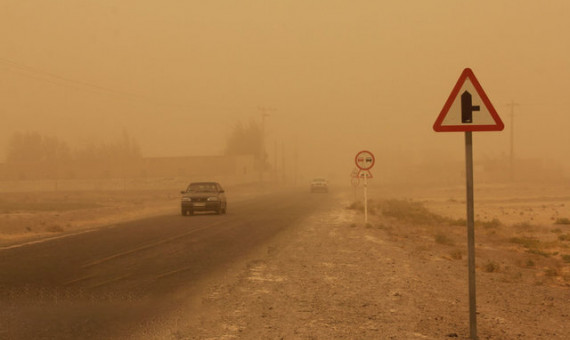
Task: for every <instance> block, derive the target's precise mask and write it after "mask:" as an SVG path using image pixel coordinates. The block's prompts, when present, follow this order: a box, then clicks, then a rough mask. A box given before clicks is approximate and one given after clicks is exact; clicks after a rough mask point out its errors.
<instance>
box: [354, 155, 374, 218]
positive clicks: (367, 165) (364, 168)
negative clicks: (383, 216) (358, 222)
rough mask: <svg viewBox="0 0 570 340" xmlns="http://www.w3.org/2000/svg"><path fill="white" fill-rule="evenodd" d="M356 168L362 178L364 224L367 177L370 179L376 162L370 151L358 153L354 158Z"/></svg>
mask: <svg viewBox="0 0 570 340" xmlns="http://www.w3.org/2000/svg"><path fill="white" fill-rule="evenodd" d="M354 162H355V163H356V166H357V167H358V168H359V169H360V172H359V173H358V175H359V177H364V223H365V224H366V223H368V197H367V196H368V192H367V191H368V177H370V178H372V174H371V173H370V171H369V170H370V169H372V167H373V166H374V163H375V162H376V160H375V159H374V155H373V154H372V152H370V151H360V152H359V153H357V154H356V157H355V158H354Z"/></svg>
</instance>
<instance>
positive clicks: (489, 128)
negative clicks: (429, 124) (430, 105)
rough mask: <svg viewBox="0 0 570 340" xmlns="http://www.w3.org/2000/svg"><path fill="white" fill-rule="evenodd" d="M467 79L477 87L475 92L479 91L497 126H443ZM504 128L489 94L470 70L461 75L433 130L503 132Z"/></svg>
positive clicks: (465, 70) (467, 69)
mask: <svg viewBox="0 0 570 340" xmlns="http://www.w3.org/2000/svg"><path fill="white" fill-rule="evenodd" d="M467 78H469V79H470V80H471V83H472V84H473V86H474V87H475V90H477V93H478V94H479V97H481V100H482V101H483V104H485V107H486V108H487V110H489V113H490V114H491V117H492V118H493V120H494V121H495V125H445V126H443V125H441V124H442V123H443V120H444V119H445V117H446V116H447V114H448V113H449V109H450V108H451V105H453V102H454V101H455V98H456V97H457V95H458V93H459V90H461V87H462V86H463V84H464V83H465V80H466V79H467ZM504 128H505V125H504V124H503V121H502V120H501V118H500V117H499V115H498V114H497V111H496V110H495V108H494V107H493V104H491V101H490V100H489V98H488V97H487V94H486V93H485V91H484V90H483V88H482V87H481V84H479V81H477V78H476V77H475V74H473V71H472V70H471V69H470V68H466V69H464V70H463V72H462V73H461V76H459V80H457V83H456V84H455V87H454V88H453V90H452V91H451V94H450V95H449V98H447V101H446V102H445V105H444V106H443V109H441V112H440V113H439V116H438V117H437V119H436V120H435V123H434V124H433V129H434V130H435V131H437V132H457V131H502V130H503V129H504Z"/></svg>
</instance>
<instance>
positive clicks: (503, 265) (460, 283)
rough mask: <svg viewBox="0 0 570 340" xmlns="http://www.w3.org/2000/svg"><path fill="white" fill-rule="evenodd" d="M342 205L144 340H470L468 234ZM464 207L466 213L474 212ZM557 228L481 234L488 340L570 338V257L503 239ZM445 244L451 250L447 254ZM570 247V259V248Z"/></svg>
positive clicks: (482, 323)
mask: <svg viewBox="0 0 570 340" xmlns="http://www.w3.org/2000/svg"><path fill="white" fill-rule="evenodd" d="M385 194H386V193H384V194H383V195H385ZM377 196H382V195H378V194H377ZM444 196H447V194H446V195H444ZM337 198H338V199H337V200H336V202H337V203H336V204H335V205H334V206H331V207H328V208H326V209H324V210H322V211H320V212H318V213H317V214H315V215H313V216H312V217H311V218H309V219H308V220H305V221H302V223H300V224H299V225H298V226H296V227H295V228H293V229H291V230H289V231H287V232H285V233H283V234H281V235H280V236H279V237H277V238H276V239H274V240H273V242H272V243H271V244H269V245H268V246H267V247H266V248H264V249H260V250H259V251H258V253H257V255H256V256H254V257H252V258H251V259H250V260H249V261H247V262H246V263H244V264H243V265H242V266H241V267H239V268H237V269H236V271H235V272H232V273H228V274H227V275H226V276H225V277H224V278H223V279H220V280H218V281H217V282H214V283H212V284H211V285H210V286H209V287H208V289H207V292H206V293H205V294H204V297H203V298H202V300H201V301H200V303H199V307H198V310H199V312H198V313H197V314H196V313H195V312H194V313H180V314H179V315H177V316H173V320H174V321H173V323H171V325H170V326H167V327H164V328H163V330H162V332H158V333H157V332H156V329H154V330H153V331H149V332H148V333H144V332H143V333H142V334H144V335H145V336H148V337H151V338H160V339H163V338H165V339H234V338H239V339H448V338H463V339H467V338H468V337H469V321H468V320H469V319H468V318H469V312H468V311H469V307H468V289H467V259H466V255H465V254H466V231H465V229H466V228H465V227H463V226H453V225H448V224H422V223H410V222H409V221H406V220H402V219H398V218H393V217H386V216H384V215H382V214H378V213H377V214H375V215H372V216H371V218H370V223H369V224H368V225H365V224H364V223H363V215H362V213H361V212H359V211H357V210H351V209H346V207H347V206H349V205H350V204H351V202H352V199H351V197H350V196H347V195H342V194H338V195H337ZM558 199H561V200H564V199H565V198H564V197H562V198H560V197H559V198H558ZM558 199H557V200H558ZM377 200H379V201H381V198H377ZM423 200H424V201H425V204H426V205H428V206H431V207H434V208H437V207H440V208H441V207H442V206H444V207H446V208H445V209H447V210H446V211H447V212H448V213H449V215H454V214H456V213H457V214H459V211H455V209H450V208H449V207H447V204H452V203H453V204H452V205H455V204H456V202H455V201H453V200H450V201H449V203H448V200H447V199H445V200H443V201H442V199H441V197H439V196H438V197H436V198H431V199H428V198H426V197H424V198H423ZM507 200H511V198H507ZM493 202H494V201H493ZM493 202H490V204H491V203H493ZM532 202H533V203H532V204H533V205H534V204H535V203H534V200H533V201H532ZM520 204H522V205H524V207H522V209H523V210H524V209H527V206H526V205H525V204H524V203H520ZM551 204H554V205H555V206H560V204H562V203H558V202H557V203H553V202H551ZM380 205H381V204H380ZM457 205H458V207H457V208H458V209H459V210H463V211H464V204H463V205H461V204H460V203H458V204H457ZM499 205H500V204H499ZM442 209H444V208H442ZM445 209H444V210H445ZM494 209H495V206H494V203H493V204H491V205H490V209H489V210H486V209H483V208H482V207H481V206H480V207H479V211H480V213H483V214H486V215H489V216H492V213H493V212H494V211H495V210H494ZM497 209H499V210H500V208H497ZM513 209H514V208H513ZM545 211H549V209H545ZM559 214H562V211H561V210H559ZM548 215H550V212H549V213H548ZM517 216H521V215H520V214H517ZM543 217H546V216H543ZM537 220H538V218H537ZM546 220H547V221H548V222H547V225H543V226H542V228H544V230H543V229H537V230H535V231H528V230H523V231H518V230H516V228H515V229H513V230H511V229H512V228H511V226H510V225H506V224H502V225H501V226H497V227H493V228H492V229H485V227H478V228H477V232H476V233H477V237H478V239H477V291H478V293H477V298H478V334H479V338H480V339H568V338H570V323H569V322H568V320H569V317H570V306H569V305H568V301H570V284H569V282H570V277H568V276H567V275H566V274H567V273H568V267H569V266H568V264H567V263H564V262H563V261H562V260H561V259H560V257H559V256H558V255H548V256H544V255H541V254H535V253H530V252H528V251H527V250H528V249H525V248H524V247H521V246H520V245H519V244H513V243H511V242H509V239H508V238H505V237H506V236H501V237H499V236H497V234H498V233H501V234H505V235H508V237H511V235H516V234H517V233H519V232H523V233H527V232H528V233H530V234H529V235H531V234H532V235H535V236H540V235H541V234H542V233H546V236H545V237H550V236H551V235H552V234H553V235H557V233H552V232H551V231H550V230H549V228H553V229H557V228H564V232H568V231H570V228H568V227H567V226H565V225H562V226H557V225H553V224H552V221H551V220H550V218H546ZM516 223H518V222H516ZM537 225H538V224H537ZM490 230H491V231H494V233H492V232H490ZM439 234H443V235H446V237H447V238H445V239H444V241H443V242H442V241H441V240H439V239H438V238H437V235H439ZM562 244H563V246H562V248H563V249H565V251H566V253H570V251H569V249H568V243H565V242H562ZM548 251H551V249H550V248H548ZM531 261H532V263H533V264H532V265H529V263H530V262H531ZM490 263H491V264H493V265H489V264H490ZM552 268H556V271H554V272H552V271H551V269H552Z"/></svg>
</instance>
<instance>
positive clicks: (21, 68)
mask: <svg viewBox="0 0 570 340" xmlns="http://www.w3.org/2000/svg"><path fill="white" fill-rule="evenodd" d="M0 63H1V64H3V65H5V66H7V67H8V69H10V70H11V71H12V72H17V73H18V74H20V75H23V76H26V77H29V78H32V79H36V80H40V81H44V82H47V83H50V84H54V85H57V86H64V87H68V88H73V89H75V90H79V91H88V92H92V93H97V94H103V95H107V96H109V95H111V96H115V97H122V98H125V99H127V100H130V101H139V102H144V103H147V104H151V105H154V106H161V107H171V108H178V109H185V110H198V109H199V110H204V109H211V108H212V107H215V108H216V109H223V110H234V109H235V108H233V107H220V106H219V105H210V104H208V106H204V105H187V104H175V103H172V102H165V101H159V100H156V99H153V98H150V97H148V96H145V95H142V94H139V93H135V92H131V91H124V90H117V89H114V88H111V87H107V86H101V85H98V84H95V83H91V82H87V81H83V80H78V79H74V78H69V77H65V76H61V75H59V74H56V73H53V72H49V71H45V70H42V69H39V68H36V67H32V66H29V65H25V64H22V63H19V62H15V61H13V60H9V59H6V58H2V57H0Z"/></svg>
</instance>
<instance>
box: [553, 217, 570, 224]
mask: <svg viewBox="0 0 570 340" xmlns="http://www.w3.org/2000/svg"><path fill="white" fill-rule="evenodd" d="M554 224H570V219H568V218H567V217H559V218H557V219H556V222H554Z"/></svg>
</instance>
